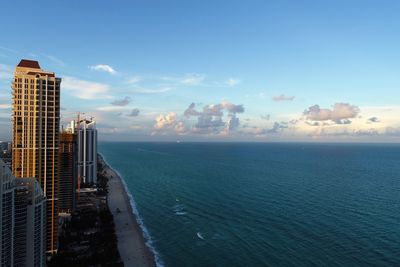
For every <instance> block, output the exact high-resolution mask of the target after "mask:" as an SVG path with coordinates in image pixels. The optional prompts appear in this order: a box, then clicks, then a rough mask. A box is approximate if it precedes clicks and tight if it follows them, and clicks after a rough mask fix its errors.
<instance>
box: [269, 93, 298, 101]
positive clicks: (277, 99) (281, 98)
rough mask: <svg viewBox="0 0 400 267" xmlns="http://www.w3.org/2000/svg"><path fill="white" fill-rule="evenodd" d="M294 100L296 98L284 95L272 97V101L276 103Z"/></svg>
mask: <svg viewBox="0 0 400 267" xmlns="http://www.w3.org/2000/svg"><path fill="white" fill-rule="evenodd" d="M294 98H295V96H286V95H283V94H282V95H278V96H274V97H272V100H274V101H293V99H294Z"/></svg>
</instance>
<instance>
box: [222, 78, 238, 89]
mask: <svg viewBox="0 0 400 267" xmlns="http://www.w3.org/2000/svg"><path fill="white" fill-rule="evenodd" d="M239 83H240V80H239V79H235V78H229V79H228V80H226V81H225V84H226V85H228V86H229V87H233V86H235V85H238V84H239Z"/></svg>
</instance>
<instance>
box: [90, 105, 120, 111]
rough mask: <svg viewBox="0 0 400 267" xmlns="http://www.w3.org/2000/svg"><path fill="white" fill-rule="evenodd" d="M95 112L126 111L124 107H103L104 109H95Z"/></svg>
mask: <svg viewBox="0 0 400 267" xmlns="http://www.w3.org/2000/svg"><path fill="white" fill-rule="evenodd" d="M96 110H99V111H121V110H126V107H123V106H105V107H97V108H96Z"/></svg>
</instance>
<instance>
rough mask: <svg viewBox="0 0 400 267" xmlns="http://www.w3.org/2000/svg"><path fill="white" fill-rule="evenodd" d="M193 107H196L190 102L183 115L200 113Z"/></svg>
mask: <svg viewBox="0 0 400 267" xmlns="http://www.w3.org/2000/svg"><path fill="white" fill-rule="evenodd" d="M195 108H196V104H195V103H192V104H190V105H189V107H188V108H187V109H186V110H185V112H184V113H183V115H185V116H186V117H189V116H198V115H201V112H198V111H196V110H195Z"/></svg>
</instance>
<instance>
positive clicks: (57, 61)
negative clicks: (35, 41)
mask: <svg viewBox="0 0 400 267" xmlns="http://www.w3.org/2000/svg"><path fill="white" fill-rule="evenodd" d="M43 56H44V57H46V58H47V59H49V60H50V61H52V62H54V63H55V64H57V65H59V66H65V63H64V61H62V60H61V59H59V58H57V57H55V56H52V55H46V54H43Z"/></svg>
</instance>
